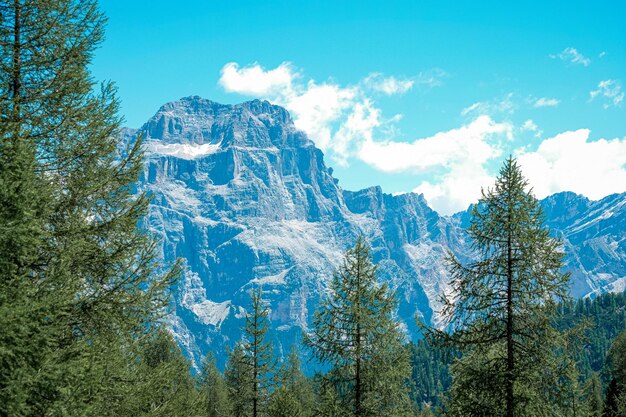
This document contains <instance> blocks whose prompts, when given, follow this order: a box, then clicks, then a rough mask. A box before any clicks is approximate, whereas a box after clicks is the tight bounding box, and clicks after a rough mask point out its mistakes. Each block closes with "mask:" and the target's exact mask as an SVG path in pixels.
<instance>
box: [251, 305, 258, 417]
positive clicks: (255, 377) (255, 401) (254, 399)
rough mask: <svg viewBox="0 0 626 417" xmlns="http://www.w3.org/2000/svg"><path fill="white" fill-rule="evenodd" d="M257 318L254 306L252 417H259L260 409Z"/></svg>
mask: <svg viewBox="0 0 626 417" xmlns="http://www.w3.org/2000/svg"><path fill="white" fill-rule="evenodd" d="M257 317H258V312H257V306H256V305H255V306H254V329H255V334H254V349H253V352H254V375H253V381H254V388H253V392H252V417H257V407H258V395H259V393H258V389H259V387H258V374H259V357H258V356H259V355H258V351H257V349H258V346H257V344H258V335H257V334H256V330H257V327H258V323H257Z"/></svg>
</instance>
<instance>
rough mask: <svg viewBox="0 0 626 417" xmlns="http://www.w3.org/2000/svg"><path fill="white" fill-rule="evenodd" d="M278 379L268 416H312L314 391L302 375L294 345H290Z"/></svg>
mask: <svg viewBox="0 0 626 417" xmlns="http://www.w3.org/2000/svg"><path fill="white" fill-rule="evenodd" d="M278 379H279V381H278V382H279V383H280V387H279V388H278V389H277V390H276V391H274V392H273V393H272V395H271V398H270V403H269V406H268V414H269V415H270V416H272V417H279V416H289V415H293V416H299V417H308V416H312V415H313V414H312V413H313V411H314V409H315V406H316V404H315V391H314V389H313V385H312V384H311V382H310V381H309V380H308V379H307V378H306V376H305V375H304V374H303V373H302V370H301V363H300V358H299V356H298V352H297V351H296V348H295V345H292V347H291V352H290V353H289V356H288V357H287V360H286V361H285V363H284V364H283V367H282V369H281V372H280V374H279V375H278Z"/></svg>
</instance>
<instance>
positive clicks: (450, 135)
mask: <svg viewBox="0 0 626 417" xmlns="http://www.w3.org/2000/svg"><path fill="white" fill-rule="evenodd" d="M511 131H512V126H511V125H510V124H508V123H496V122H494V121H493V120H492V119H491V118H490V117H489V116H485V115H482V116H479V117H478V118H476V119H475V120H474V121H472V122H471V123H469V124H468V125H466V126H462V127H460V128H457V129H452V130H449V131H445V132H439V133H437V134H435V135H433V136H430V137H427V138H421V139H417V140H415V141H413V142H411V143H404V142H391V141H383V142H376V141H373V140H369V139H368V140H366V141H365V142H364V143H363V145H362V146H361V149H360V151H359V154H358V157H359V158H360V159H361V160H363V161H364V162H366V163H368V164H370V165H371V166H373V167H375V168H376V169H378V170H380V171H383V172H413V173H419V174H424V173H433V172H435V171H438V170H441V169H443V172H444V173H443V174H441V175H439V176H438V178H437V182H436V183H434V182H429V181H423V182H422V183H421V184H420V185H418V186H417V187H416V188H415V189H414V190H413V191H414V192H417V193H423V194H424V197H425V198H426V200H427V201H428V203H429V205H430V206H431V207H433V208H434V209H435V210H437V211H439V212H440V213H443V214H452V213H454V212H457V211H459V210H463V209H465V208H467V206H468V205H469V204H470V203H472V202H474V201H476V199H477V198H478V196H479V195H480V189H481V186H482V185H485V184H488V183H490V182H492V177H491V176H490V175H489V174H488V173H487V171H486V170H485V167H484V165H485V163H486V162H488V161H490V160H492V159H494V158H497V157H499V156H500V155H501V153H502V152H501V149H500V146H499V144H498V141H497V140H496V139H498V138H501V137H502V136H505V137H508V136H510V134H511Z"/></svg>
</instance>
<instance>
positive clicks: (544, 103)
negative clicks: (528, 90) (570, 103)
mask: <svg viewBox="0 0 626 417" xmlns="http://www.w3.org/2000/svg"><path fill="white" fill-rule="evenodd" d="M559 103H560V101H559V100H558V99H556V98H548V97H541V98H538V99H537V100H536V101H535V104H534V107H556V106H558V105H559Z"/></svg>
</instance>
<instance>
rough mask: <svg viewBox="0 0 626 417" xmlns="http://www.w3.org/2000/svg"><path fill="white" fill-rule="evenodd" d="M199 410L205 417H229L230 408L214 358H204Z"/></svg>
mask: <svg viewBox="0 0 626 417" xmlns="http://www.w3.org/2000/svg"><path fill="white" fill-rule="evenodd" d="M200 410H202V412H203V415H204V416H206V417H229V416H231V415H232V406H231V403H230V399H229V397H228V387H227V385H226V381H225V379H224V376H223V375H222V374H221V373H220V371H219V370H218V369H217V365H216V364H215V356H214V355H213V354H212V353H211V354H208V355H207V356H206V358H204V362H203V366H202V374H201V377H200Z"/></svg>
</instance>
